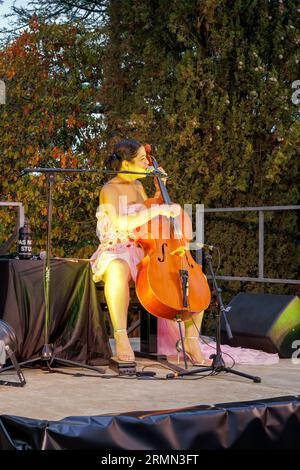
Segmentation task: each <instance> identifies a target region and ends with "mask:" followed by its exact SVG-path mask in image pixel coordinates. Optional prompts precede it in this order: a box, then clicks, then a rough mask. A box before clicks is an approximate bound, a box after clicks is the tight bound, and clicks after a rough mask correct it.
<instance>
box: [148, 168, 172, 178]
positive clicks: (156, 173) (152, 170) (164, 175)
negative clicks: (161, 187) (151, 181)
mask: <svg viewBox="0 0 300 470" xmlns="http://www.w3.org/2000/svg"><path fill="white" fill-rule="evenodd" d="M146 173H149V175H154V176H160V177H162V178H167V177H168V175H167V173H163V172H162V171H160V170H157V169H156V168H154V166H148V169H147V170H146Z"/></svg>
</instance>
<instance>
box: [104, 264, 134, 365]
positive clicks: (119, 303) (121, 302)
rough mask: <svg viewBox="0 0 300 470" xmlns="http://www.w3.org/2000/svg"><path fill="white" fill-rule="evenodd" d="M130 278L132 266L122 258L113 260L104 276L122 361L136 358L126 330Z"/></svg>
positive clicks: (118, 353) (105, 291) (119, 357)
mask: <svg viewBox="0 0 300 470" xmlns="http://www.w3.org/2000/svg"><path fill="white" fill-rule="evenodd" d="M130 279H131V274H130V268H129V266H128V264H127V263H126V261H124V260H122V259H115V260H113V261H111V262H110V263H109V265H108V267H107V269H106V271H105V274H104V276H103V280H104V282H105V286H104V293H105V298H106V302H107V306H108V310H109V314H110V318H111V322H112V325H113V329H114V337H115V341H116V356H117V357H118V359H120V360H122V361H133V360H134V352H133V350H132V347H131V345H130V342H129V339H128V336H127V331H126V330H127V316H128V306H129V281H130Z"/></svg>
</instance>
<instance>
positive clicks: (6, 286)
mask: <svg viewBox="0 0 300 470" xmlns="http://www.w3.org/2000/svg"><path fill="white" fill-rule="evenodd" d="M44 268H45V262H44V261H43V260H18V259H1V260H0V319H2V320H4V321H6V322H7V323H8V324H9V325H11V326H12V327H13V329H14V331H15V333H16V335H17V338H18V351H17V357H18V360H19V361H23V360H27V359H30V358H32V357H35V356H37V355H39V354H40V353H41V351H42V349H43V346H44V344H45V338H44V325H45V296H44ZM50 273H51V277H50V281H51V283H50V318H49V344H53V347H54V350H53V352H54V355H55V356H56V357H60V358H64V359H70V360H73V361H78V362H81V363H87V364H95V365H96V364H97V365H104V364H107V363H108V359H109V357H110V356H111V350H110V346H109V340H108V336H107V333H106V329H105V321H104V317H103V313H102V311H101V307H100V303H99V301H98V299H97V295H96V287H95V284H94V282H93V280H92V272H91V267H90V263H89V262H88V261H79V260H75V259H74V260H72V259H60V258H53V259H51V263H50Z"/></svg>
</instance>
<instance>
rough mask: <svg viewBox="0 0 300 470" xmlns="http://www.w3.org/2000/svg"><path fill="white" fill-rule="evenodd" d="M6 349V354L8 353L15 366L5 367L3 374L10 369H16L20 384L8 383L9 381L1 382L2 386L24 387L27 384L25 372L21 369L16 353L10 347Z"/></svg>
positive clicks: (2, 370)
mask: <svg viewBox="0 0 300 470" xmlns="http://www.w3.org/2000/svg"><path fill="white" fill-rule="evenodd" d="M5 349H6V353H7V355H8V357H9V358H10V360H11V362H12V363H13V365H12V366H9V367H5V368H4V369H1V373H2V372H5V371H6V370H8V369H15V370H16V372H17V375H18V378H19V381H20V382H8V381H7V380H0V384H2V385H12V386H13V387H24V385H25V384H26V380H25V377H24V375H23V372H22V371H21V369H20V365H19V364H18V361H17V359H16V356H15V353H14V352H13V351H12V350H11V349H10V347H9V346H6V347H5Z"/></svg>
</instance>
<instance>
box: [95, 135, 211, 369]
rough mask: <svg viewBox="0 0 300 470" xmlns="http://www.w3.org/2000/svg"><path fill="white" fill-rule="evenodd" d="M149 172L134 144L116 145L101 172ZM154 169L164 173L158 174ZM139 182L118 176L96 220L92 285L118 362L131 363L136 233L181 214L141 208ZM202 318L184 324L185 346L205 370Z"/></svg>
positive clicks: (138, 250) (138, 251) (139, 251)
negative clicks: (98, 289) (100, 296)
mask: <svg viewBox="0 0 300 470" xmlns="http://www.w3.org/2000/svg"><path fill="white" fill-rule="evenodd" d="M148 166H149V162H148V159H147V154H146V150H145V147H144V146H143V145H142V144H140V143H139V142H137V141H135V140H121V141H119V142H118V143H117V144H116V145H115V146H114V149H113V153H112V154H111V155H110V156H109V158H108V159H107V161H106V167H107V168H109V169H111V170H114V171H117V172H118V171H132V172H141V173H145V171H146V170H147V168H148ZM159 169H160V171H161V172H164V170H163V169H162V168H159ZM143 177H145V174H143V175H138V174H124V173H117V174H116V176H115V177H113V178H111V179H110V180H109V181H108V182H107V183H106V184H105V185H104V186H103V188H102V190H101V192H100V201H99V207H98V209H97V214H96V216H97V235H98V237H99V239H100V245H99V247H98V249H97V251H96V252H95V253H94V254H93V256H92V258H91V262H92V270H93V279H94V281H95V282H98V281H100V280H102V281H104V284H105V285H104V293H105V297H106V301H107V306H108V310H109V314H110V318H111V322H112V325H113V330H114V338H115V344H116V356H117V358H118V359H119V360H121V361H133V360H134V352H133V350H132V347H131V345H130V342H129V339H128V336H127V330H126V329H127V315H128V306H129V282H130V281H131V279H132V280H133V281H136V276H137V265H138V263H140V261H141V260H142V259H143V257H144V251H143V248H142V247H141V246H140V245H139V243H138V239H137V237H136V233H135V229H136V228H138V227H140V226H142V225H144V224H146V223H147V222H148V221H150V220H151V219H152V218H155V217H157V216H159V215H162V216H165V217H167V218H170V217H176V216H178V215H179V213H180V211H181V208H180V206H179V205H178V204H170V205H168V204H160V205H155V206H154V207H151V208H149V207H146V206H145V205H144V201H146V199H148V197H147V194H146V192H145V190H144V187H143V185H142V183H141V182H140V181H138V179H140V178H143ZM155 196H156V197H158V196H159V194H157V193H156V194H155ZM202 317H203V311H202V312H198V313H195V314H194V315H193V320H192V319H189V320H187V321H185V338H184V346H185V351H186V353H187V356H188V357H189V358H190V360H191V361H192V362H193V363H195V364H196V363H197V364H201V365H202V364H204V365H206V364H210V361H206V360H205V359H204V356H203V354H202V351H201V348H200V342H199V333H198V331H199V330H200V327H201V322H202ZM159 321H160V320H159ZM162 321H167V320H162ZM167 322H168V321H167ZM168 323H169V322H168ZM179 347H180V346H179Z"/></svg>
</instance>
